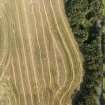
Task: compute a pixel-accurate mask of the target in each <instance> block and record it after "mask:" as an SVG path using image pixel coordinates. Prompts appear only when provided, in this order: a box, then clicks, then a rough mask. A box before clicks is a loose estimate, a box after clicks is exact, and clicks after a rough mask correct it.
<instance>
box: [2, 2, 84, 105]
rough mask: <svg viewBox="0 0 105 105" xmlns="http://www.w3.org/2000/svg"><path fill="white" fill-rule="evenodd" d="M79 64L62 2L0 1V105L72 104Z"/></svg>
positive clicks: (77, 50) (80, 77)
mask: <svg viewBox="0 0 105 105" xmlns="http://www.w3.org/2000/svg"><path fill="white" fill-rule="evenodd" d="M82 62H83V58H82V56H81V54H80V51H79V48H78V45H77V43H76V41H75V39H74V35H73V34H72V32H71V29H70V27H69V24H68V21H67V18H66V15H65V11H64V3H63V1H62V0H0V104H1V105H71V96H72V94H73V93H74V91H75V89H78V88H79V85H80V83H81V81H82V77H83V64H82Z"/></svg>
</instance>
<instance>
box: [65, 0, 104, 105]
mask: <svg viewBox="0 0 105 105" xmlns="http://www.w3.org/2000/svg"><path fill="white" fill-rule="evenodd" d="M65 9H66V14H67V16H68V20H69V22H70V26H71V27H72V31H73V33H74V35H75V37H76V40H77V42H78V44H79V46H80V49H81V52H82V53H83V55H84V59H85V62H84V68H85V76H84V81H83V83H82V84H81V89H80V91H79V92H78V93H77V94H76V96H75V98H74V99H73V104H74V105H100V104H101V101H100V100H102V84H103V83H102V80H103V58H104V61H105V33H104V32H103V27H104V17H103V16H102V9H103V4H102V0H67V1H66V2H65ZM103 43H104V46H103Z"/></svg>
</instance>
